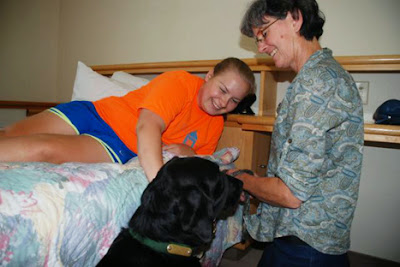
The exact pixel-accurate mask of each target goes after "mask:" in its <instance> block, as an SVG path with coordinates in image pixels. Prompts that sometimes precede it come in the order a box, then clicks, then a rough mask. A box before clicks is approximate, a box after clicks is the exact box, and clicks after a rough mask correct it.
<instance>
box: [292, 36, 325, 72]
mask: <svg viewBox="0 0 400 267" xmlns="http://www.w3.org/2000/svg"><path fill="white" fill-rule="evenodd" d="M299 42H300V43H299V45H298V46H297V53H296V57H295V60H294V62H293V65H292V69H293V70H294V71H295V72H296V73H298V72H299V71H300V70H301V68H302V67H303V66H304V64H306V62H307V60H308V59H309V58H310V57H311V55H312V54H314V53H315V52H317V51H318V50H321V49H322V47H321V45H320V43H319V42H318V40H317V38H315V37H314V38H313V40H311V41H308V40H306V39H305V38H304V37H302V38H301V40H299Z"/></svg>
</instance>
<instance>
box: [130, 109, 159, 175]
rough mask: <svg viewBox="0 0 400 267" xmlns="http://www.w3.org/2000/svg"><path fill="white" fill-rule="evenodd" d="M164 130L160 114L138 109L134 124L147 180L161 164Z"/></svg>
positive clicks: (155, 173)
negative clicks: (136, 120)
mask: <svg viewBox="0 0 400 267" xmlns="http://www.w3.org/2000/svg"><path fill="white" fill-rule="evenodd" d="M164 130H165V123H164V121H163V120H162V118H161V117H160V116H158V115H157V114H156V113H154V112H152V111H150V110H148V109H141V110H140V115H139V120H138V123H137V126H136V134H137V142H138V157H139V162H140V164H141V165H142V167H143V169H144V172H145V174H146V177H147V179H148V180H149V182H151V181H152V180H153V179H154V178H155V177H156V175H157V172H158V171H159V169H160V168H161V166H162V165H163V158H162V141H161V135H162V133H163V132H164Z"/></svg>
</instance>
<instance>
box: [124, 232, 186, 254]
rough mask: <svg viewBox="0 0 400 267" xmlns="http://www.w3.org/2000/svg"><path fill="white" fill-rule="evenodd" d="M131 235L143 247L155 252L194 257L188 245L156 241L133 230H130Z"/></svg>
mask: <svg viewBox="0 0 400 267" xmlns="http://www.w3.org/2000/svg"><path fill="white" fill-rule="evenodd" d="M129 234H130V235H131V236H132V237H133V238H134V239H136V240H137V241H139V242H140V243H142V244H143V245H145V246H148V247H149V248H151V249H153V250H155V251H158V252H161V253H168V254H173V255H179V256H184V257H190V256H192V249H191V248H190V247H188V246H186V245H182V244H175V243H167V242H160V241H155V240H153V239H150V238H147V237H144V236H142V235H140V234H138V233H136V232H134V231H133V230H132V229H129Z"/></svg>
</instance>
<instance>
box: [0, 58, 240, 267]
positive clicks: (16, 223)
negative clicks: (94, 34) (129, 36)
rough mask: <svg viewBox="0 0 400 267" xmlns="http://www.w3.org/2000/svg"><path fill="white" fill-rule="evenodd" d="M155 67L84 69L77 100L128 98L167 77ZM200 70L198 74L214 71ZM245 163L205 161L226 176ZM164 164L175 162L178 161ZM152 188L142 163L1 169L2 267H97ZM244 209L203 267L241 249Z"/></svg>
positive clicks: (228, 151) (222, 158)
mask: <svg viewBox="0 0 400 267" xmlns="http://www.w3.org/2000/svg"><path fill="white" fill-rule="evenodd" d="M213 63H214V62H212V64H213ZM149 66H150V65H146V64H145V66H144V65H143V66H141V67H140V68H137V69H135V71H132V70H131V71H129V73H128V72H127V71H126V68H124V65H118V66H112V68H111V69H112V70H111V71H109V70H107V69H108V68H109V67H102V68H98V69H97V70H98V72H95V71H93V69H92V68H89V67H87V66H86V65H85V64H84V63H82V62H79V63H78V69H77V75H76V78H75V84H74V90H73V95H72V99H73V100H96V99H99V98H102V97H104V96H108V95H110V94H114V95H122V94H125V93H126V92H127V91H129V90H135V89H136V88H139V87H140V86H142V85H143V84H145V83H147V82H148V80H147V79H145V78H143V77H139V76H133V75H132V72H139V73H141V72H143V73H154V74H157V73H159V72H162V71H165V70H166V69H164V68H162V69H158V70H154V69H153V68H154V66H151V70H150V69H149ZM200 68H201V69H195V70H192V71H200V72H204V71H206V70H208V69H209V68H208V67H204V66H202V67H200ZM95 69H96V68H95ZM99 72H100V73H101V72H102V74H106V75H109V76H111V75H112V76H111V77H106V76H103V75H100V74H99ZM36 110H37V111H39V110H38V109H36ZM238 156H239V150H238V149H237V148H235V147H227V148H223V149H220V150H219V151H217V152H216V153H214V154H213V155H203V156H201V157H205V158H207V159H209V160H211V161H214V162H216V163H217V164H219V166H220V168H221V170H225V169H229V168H233V167H234V161H235V160H236V159H237V158H238ZM163 157H164V161H168V160H169V159H171V158H172V155H171V154H168V153H164V155H163ZM147 184H148V182H147V179H146V178H145V175H144V172H143V170H142V168H141V166H140V164H139V162H138V159H137V158H134V159H132V160H131V161H129V162H127V163H126V164H118V163H97V164H85V163H75V162H70V163H64V164H50V163H39V162H29V163H7V162H5V163H0V266H95V265H96V264H97V262H99V261H100V259H101V257H102V256H104V255H105V254H106V252H107V250H108V248H109V247H110V245H111V243H112V241H113V240H114V238H115V237H116V236H117V235H118V233H119V231H120V229H121V227H125V226H127V223H128V222H129V219H130V217H131V216H132V215H133V213H134V211H135V210H136V209H137V207H138V206H139V205H140V196H141V194H142V192H143V190H144V189H145V187H146V186H147ZM245 209H246V208H245V207H244V206H243V205H240V206H239V208H238V209H237V210H236V212H235V214H234V215H233V216H231V217H229V218H227V219H226V220H220V221H219V222H218V223H217V232H216V235H215V239H214V240H213V243H212V244H211V246H210V248H209V249H208V250H207V251H206V253H205V254H204V255H203V257H202V259H201V262H202V265H203V266H217V265H218V264H219V262H220V260H221V257H222V255H223V252H224V251H225V250H226V249H227V248H229V247H231V246H232V245H234V244H236V243H238V242H240V241H241V239H242V231H243V229H242V216H243V212H244V210H245Z"/></svg>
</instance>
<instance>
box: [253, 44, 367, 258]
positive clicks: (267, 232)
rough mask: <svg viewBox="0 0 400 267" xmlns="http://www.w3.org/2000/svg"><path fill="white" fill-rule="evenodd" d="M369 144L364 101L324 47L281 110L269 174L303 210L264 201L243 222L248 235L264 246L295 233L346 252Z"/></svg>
mask: <svg viewBox="0 0 400 267" xmlns="http://www.w3.org/2000/svg"><path fill="white" fill-rule="evenodd" d="M363 141H364V124H363V110H362V102H361V99H360V96H359V93H358V91H357V88H356V86H355V83H354V80H353V78H352V77H351V76H350V74H349V73H348V72H347V71H346V70H344V69H343V67H342V66H341V65H340V64H339V63H338V62H337V61H336V60H335V59H334V58H333V57H332V51H331V50H329V49H327V48H324V49H323V50H319V51H317V52H316V53H314V54H313V55H312V56H311V57H310V59H309V60H308V61H307V62H306V64H305V65H304V66H303V68H302V69H301V70H300V72H299V73H298V74H297V76H296V77H295V79H294V80H293V82H292V84H291V85H290V86H289V88H288V89H287V92H286V95H285V97H284V99H283V101H282V103H281V104H280V105H279V108H278V116H277V118H276V122H275V126H274V132H273V134H272V142H271V152H270V158H269V163H268V172H267V176H268V177H280V178H281V179H282V181H283V182H284V183H285V184H286V185H287V186H288V187H289V188H290V190H291V191H292V193H293V194H294V195H295V196H296V197H297V198H299V199H300V200H302V201H303V203H302V205H301V207H300V208H298V209H289V208H280V207H276V206H272V205H269V204H266V203H262V204H260V205H259V207H258V211H257V214H255V215H250V216H248V217H246V218H245V222H246V226H247V229H248V231H249V233H250V235H251V236H252V237H253V238H254V239H256V240H259V241H271V240H272V239H273V238H274V237H281V236H287V235H295V236H297V237H299V238H300V239H302V240H303V241H305V242H306V243H308V244H309V245H310V246H312V247H313V248H315V249H317V250H318V251H320V252H323V253H327V254H342V253H345V252H346V251H347V250H348V249H349V247H350V226H351V222H352V220H353V215H354V210H355V207H356V203H357V198H358V188H359V182H360V173H361V163H362V157H363V154H362V151H363ZM260 179H268V178H260Z"/></svg>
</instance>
